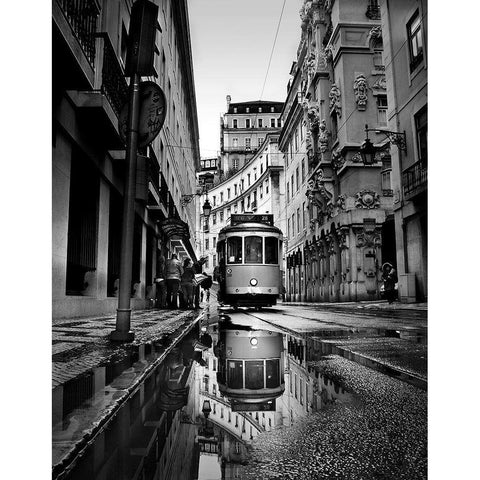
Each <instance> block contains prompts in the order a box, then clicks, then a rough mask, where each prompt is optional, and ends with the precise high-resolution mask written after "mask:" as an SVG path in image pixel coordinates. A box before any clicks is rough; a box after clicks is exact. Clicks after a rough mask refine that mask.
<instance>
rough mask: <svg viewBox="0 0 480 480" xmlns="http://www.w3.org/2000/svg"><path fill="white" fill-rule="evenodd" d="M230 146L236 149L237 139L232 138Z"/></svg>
mask: <svg viewBox="0 0 480 480" xmlns="http://www.w3.org/2000/svg"><path fill="white" fill-rule="evenodd" d="M232 146H233V148H237V147H238V138H236V137H234V138H232Z"/></svg>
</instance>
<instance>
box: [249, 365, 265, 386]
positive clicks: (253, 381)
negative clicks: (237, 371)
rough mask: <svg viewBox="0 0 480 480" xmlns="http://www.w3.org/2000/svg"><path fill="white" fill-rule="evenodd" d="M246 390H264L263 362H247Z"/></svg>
mask: <svg viewBox="0 0 480 480" xmlns="http://www.w3.org/2000/svg"><path fill="white" fill-rule="evenodd" d="M245 388H249V389H251V390H259V389H260V388H263V360H251V361H247V362H245Z"/></svg>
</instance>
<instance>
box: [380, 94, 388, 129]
mask: <svg viewBox="0 0 480 480" xmlns="http://www.w3.org/2000/svg"><path fill="white" fill-rule="evenodd" d="M387 107H388V105H387V96H386V95H378V96H377V120H378V124H379V125H386V124H387Z"/></svg>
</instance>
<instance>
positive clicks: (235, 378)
mask: <svg viewBox="0 0 480 480" xmlns="http://www.w3.org/2000/svg"><path fill="white" fill-rule="evenodd" d="M227 364H228V365H227V385H228V387H229V388H243V361H242V360H228V362H227ZM237 426H238V416H237Z"/></svg>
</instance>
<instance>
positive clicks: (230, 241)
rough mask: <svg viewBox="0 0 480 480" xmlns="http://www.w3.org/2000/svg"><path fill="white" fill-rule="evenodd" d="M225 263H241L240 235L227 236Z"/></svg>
mask: <svg viewBox="0 0 480 480" xmlns="http://www.w3.org/2000/svg"><path fill="white" fill-rule="evenodd" d="M227 263H242V237H229V238H227Z"/></svg>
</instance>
